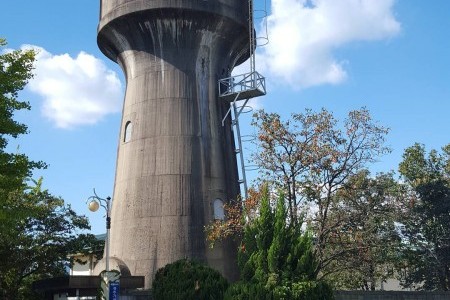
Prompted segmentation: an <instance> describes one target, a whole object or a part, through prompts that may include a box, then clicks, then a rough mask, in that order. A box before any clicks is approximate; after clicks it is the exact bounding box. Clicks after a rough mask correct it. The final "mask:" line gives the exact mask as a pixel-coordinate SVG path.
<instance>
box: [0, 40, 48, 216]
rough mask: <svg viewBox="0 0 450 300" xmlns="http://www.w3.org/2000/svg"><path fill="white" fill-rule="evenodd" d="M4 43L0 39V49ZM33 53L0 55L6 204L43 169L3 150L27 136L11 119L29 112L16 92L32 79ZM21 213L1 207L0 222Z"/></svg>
mask: <svg viewBox="0 0 450 300" xmlns="http://www.w3.org/2000/svg"><path fill="white" fill-rule="evenodd" d="M4 46H6V41H5V40H4V39H1V38H0V50H1V48H2V47H4ZM34 60H35V53H34V51H33V50H26V51H22V50H15V51H9V52H6V53H3V54H0V199H1V200H3V201H5V199H6V198H7V195H8V193H9V192H11V191H14V190H15V189H18V188H23V187H24V185H25V182H24V178H27V177H30V176H31V174H32V170H33V169H35V168H43V167H45V164H44V163H43V162H34V161H31V160H29V159H28V157H27V156H26V155H25V154H20V153H8V152H6V147H7V145H8V141H9V139H11V138H17V137H18V136H19V135H22V134H26V133H27V130H28V129H27V126H26V125H25V124H22V123H19V122H17V121H15V120H14V118H13V117H14V113H15V112H16V111H19V110H29V109H30V104H29V103H28V102H26V101H21V100H19V99H18V93H19V92H20V91H21V90H22V89H23V88H24V87H25V85H26V84H27V82H28V80H30V79H31V78H32V77H33V73H32V71H33V63H34ZM15 216H20V212H18V211H17V212H15V214H9V213H8V212H7V211H4V206H3V205H2V206H0V221H1V222H14V219H12V220H11V218H13V217H15Z"/></svg>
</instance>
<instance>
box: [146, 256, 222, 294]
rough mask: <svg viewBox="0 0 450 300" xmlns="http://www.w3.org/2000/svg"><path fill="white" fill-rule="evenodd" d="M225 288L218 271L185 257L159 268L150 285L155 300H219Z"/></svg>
mask: <svg viewBox="0 0 450 300" xmlns="http://www.w3.org/2000/svg"><path fill="white" fill-rule="evenodd" d="M227 288H228V282H227V280H226V279H225V278H223V276H222V275H221V274H220V273H219V272H218V271H216V270H214V269H212V268H210V267H208V266H206V265H204V264H201V263H199V262H195V261H190V260H186V259H182V260H178V261H176V262H174V263H172V264H168V265H166V266H165V267H163V268H161V269H159V270H158V271H157V272H156V275H155V279H154V280H153V285H152V289H153V296H154V298H155V300H191V299H192V300H198V299H202V300H209V299H210V300H221V299H223V294H224V292H225V290H226V289H227Z"/></svg>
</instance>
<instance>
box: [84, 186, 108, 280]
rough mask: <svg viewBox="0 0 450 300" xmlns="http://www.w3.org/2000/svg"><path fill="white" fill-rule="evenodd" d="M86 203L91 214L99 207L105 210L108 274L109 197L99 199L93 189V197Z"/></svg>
mask: <svg viewBox="0 0 450 300" xmlns="http://www.w3.org/2000/svg"><path fill="white" fill-rule="evenodd" d="M86 203H87V204H88V208H89V210H90V211H92V212H96V211H97V210H98V209H99V208H100V206H101V207H103V208H104V209H105V210H106V240H105V264H106V272H109V231H110V229H111V214H110V213H111V197H106V199H103V198H100V197H99V196H98V195H97V193H96V192H95V189H94V196H90V197H89V198H88V199H87V200H86Z"/></svg>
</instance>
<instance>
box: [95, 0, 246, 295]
mask: <svg viewBox="0 0 450 300" xmlns="http://www.w3.org/2000/svg"><path fill="white" fill-rule="evenodd" d="M100 17H101V20H100V24H99V28H98V45H99V47H100V49H101V50H102V52H103V53H104V54H105V55H107V56H108V57H109V58H111V59H112V60H114V61H117V63H118V64H119V65H120V66H121V67H122V69H123V71H124V73H125V76H126V80H127V88H126V95H125V102H124V107H123V116H122V125H121V134H120V139H119V147H118V158H117V170H116V179H115V189H114V197H113V199H114V204H113V208H112V227H111V249H110V253H111V256H114V257H117V258H118V259H120V260H122V261H123V262H124V263H125V264H126V266H127V267H128V269H129V270H130V272H131V274H132V275H143V276H145V277H146V280H145V286H146V288H149V287H150V285H151V281H152V279H153V276H154V273H155V272H156V270H157V269H158V268H160V267H163V266H164V265H166V264H167V263H170V262H173V261H175V260H177V259H180V258H184V257H190V258H197V259H200V260H203V261H206V262H207V263H208V264H209V265H210V266H212V267H214V268H216V269H218V270H219V271H221V272H222V273H223V274H224V275H225V276H226V277H228V278H229V279H234V278H236V276H237V269H236V263H235V256H234V253H235V245H233V244H232V243H231V242H227V243H224V244H221V245H218V246H216V247H215V248H214V250H213V251H212V250H209V249H208V247H207V244H206V242H205V236H204V225H205V224H208V223H209V222H211V221H212V219H213V210H212V202H213V201H214V200H215V199H217V198H219V199H221V200H223V201H225V202H226V201H227V200H229V199H236V197H237V194H238V189H239V186H238V184H237V167H236V157H235V154H234V151H233V143H234V141H233V138H232V132H231V129H230V126H229V124H228V125H226V126H225V127H222V125H221V120H222V117H223V115H224V114H225V112H226V111H227V109H228V107H229V106H228V104H226V103H224V102H221V101H220V100H218V99H217V94H218V91H217V80H218V79H219V78H223V77H227V76H228V75H229V74H230V71H231V70H232V69H233V67H234V66H235V65H236V64H239V63H240V62H242V61H243V60H245V59H246V58H247V57H248V23H247V22H248V21H247V19H248V3H247V2H246V1H242V0H191V1H189V0H147V1H143V0H132V1H130V0H102V2H101V14H100ZM129 122H131V124H132V130H131V131H130V132H128V133H127V137H129V141H127V142H125V127H126V126H127V124H128V123H129Z"/></svg>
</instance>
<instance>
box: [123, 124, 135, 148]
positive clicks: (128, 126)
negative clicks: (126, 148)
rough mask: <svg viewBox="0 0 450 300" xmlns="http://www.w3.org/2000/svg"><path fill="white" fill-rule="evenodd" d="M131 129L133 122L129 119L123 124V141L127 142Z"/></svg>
mask: <svg viewBox="0 0 450 300" xmlns="http://www.w3.org/2000/svg"><path fill="white" fill-rule="evenodd" d="M132 130H133V124H132V123H131V121H128V122H127V123H126V124H125V133H124V135H123V142H124V143H128V142H129V141H130V139H131V131H132Z"/></svg>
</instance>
